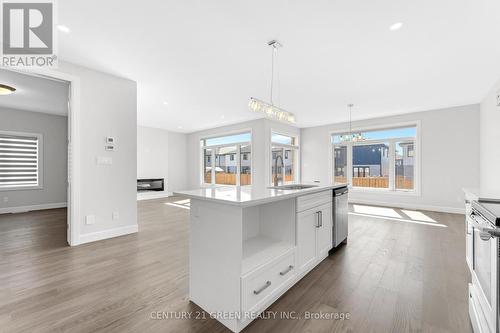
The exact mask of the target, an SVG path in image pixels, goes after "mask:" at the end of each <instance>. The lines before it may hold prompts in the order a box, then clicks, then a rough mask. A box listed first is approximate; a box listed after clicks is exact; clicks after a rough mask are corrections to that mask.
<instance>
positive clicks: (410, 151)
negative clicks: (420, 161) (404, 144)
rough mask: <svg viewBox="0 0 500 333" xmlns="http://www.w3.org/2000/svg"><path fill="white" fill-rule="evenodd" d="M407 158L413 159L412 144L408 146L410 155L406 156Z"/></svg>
mask: <svg viewBox="0 0 500 333" xmlns="http://www.w3.org/2000/svg"><path fill="white" fill-rule="evenodd" d="M406 156H407V157H413V145H412V144H410V145H408V153H407V154H406Z"/></svg>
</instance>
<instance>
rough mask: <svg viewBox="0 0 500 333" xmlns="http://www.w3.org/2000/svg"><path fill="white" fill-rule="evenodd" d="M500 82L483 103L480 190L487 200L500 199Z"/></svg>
mask: <svg viewBox="0 0 500 333" xmlns="http://www.w3.org/2000/svg"><path fill="white" fill-rule="evenodd" d="M497 93H500V81H498V82H497V83H496V84H495V86H494V87H493V88H492V89H491V91H490V92H489V93H488V95H487V96H486V97H485V98H484V100H483V101H482V103H481V112H480V132H479V135H480V170H481V172H480V189H481V196H482V197H485V198H495V199H500V130H499V128H498V126H499V125H500V107H499V106H497V99H496V96H497Z"/></svg>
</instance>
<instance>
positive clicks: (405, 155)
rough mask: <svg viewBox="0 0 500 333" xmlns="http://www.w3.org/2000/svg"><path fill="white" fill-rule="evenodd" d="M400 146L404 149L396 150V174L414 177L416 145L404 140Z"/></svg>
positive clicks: (408, 177)
mask: <svg viewBox="0 0 500 333" xmlns="http://www.w3.org/2000/svg"><path fill="white" fill-rule="evenodd" d="M399 146H400V147H401V149H402V151H396V176H403V177H404V178H406V179H413V165H414V161H413V160H414V154H415V151H414V149H415V147H414V145H413V143H412V142H402V143H400V144H399Z"/></svg>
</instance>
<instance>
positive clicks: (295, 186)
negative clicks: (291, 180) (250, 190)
mask: <svg viewBox="0 0 500 333" xmlns="http://www.w3.org/2000/svg"><path fill="white" fill-rule="evenodd" d="M312 187H318V185H305V184H290V185H280V186H271V187H268V188H270V189H273V190H303V189H306V188H312Z"/></svg>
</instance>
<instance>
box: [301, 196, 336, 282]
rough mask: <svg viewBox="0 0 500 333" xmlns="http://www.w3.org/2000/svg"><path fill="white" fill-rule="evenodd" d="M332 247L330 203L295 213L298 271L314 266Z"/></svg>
mask: <svg viewBox="0 0 500 333" xmlns="http://www.w3.org/2000/svg"><path fill="white" fill-rule="evenodd" d="M331 248H332V204H331V203H327V204H323V205H321V206H319V207H315V208H310V209H308V210H305V211H303V212H300V213H298V214H297V264H298V269H299V271H300V272H303V271H308V270H309V269H311V268H312V267H314V266H315V265H316V263H317V261H318V260H322V259H323V258H324V257H325V256H326V255H328V251H329V250H330V249H331Z"/></svg>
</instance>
